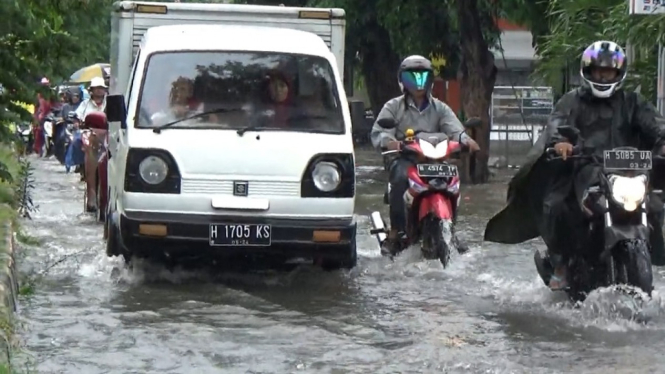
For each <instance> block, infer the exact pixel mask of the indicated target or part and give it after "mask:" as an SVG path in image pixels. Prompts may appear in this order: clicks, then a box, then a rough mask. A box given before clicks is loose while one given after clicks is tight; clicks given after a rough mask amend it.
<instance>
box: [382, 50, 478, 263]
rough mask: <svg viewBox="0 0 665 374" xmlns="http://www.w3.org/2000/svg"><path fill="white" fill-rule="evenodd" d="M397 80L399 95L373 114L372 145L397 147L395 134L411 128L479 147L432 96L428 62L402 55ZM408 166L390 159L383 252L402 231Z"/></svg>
mask: <svg viewBox="0 0 665 374" xmlns="http://www.w3.org/2000/svg"><path fill="white" fill-rule="evenodd" d="M397 81H398V83H399V85H400V88H401V89H402V92H403V94H402V95H401V96H398V97H396V98H394V99H391V100H389V101H388V102H387V103H386V104H385V105H384V106H383V108H382V109H381V111H380V112H379V115H378V116H377V117H376V122H374V126H373V127H372V131H371V132H370V138H371V140H372V144H373V145H374V147H375V148H377V149H380V150H383V149H387V150H397V149H399V146H400V142H399V141H397V137H396V133H400V132H401V133H402V134H403V133H404V132H405V131H406V130H407V129H412V130H413V131H418V130H420V131H423V132H430V133H436V132H445V133H447V134H448V136H449V137H450V139H452V140H456V141H457V140H459V141H460V142H461V143H463V144H465V145H467V146H468V147H469V149H470V150H471V151H477V150H479V147H478V144H477V143H476V142H475V141H474V140H473V139H471V137H469V136H468V135H467V134H466V133H465V132H464V126H462V123H461V122H460V121H459V119H457V116H456V115H455V113H454V112H453V111H452V109H450V107H449V106H448V105H446V104H445V103H443V102H442V101H440V100H438V99H436V98H434V97H432V86H433V84H434V69H433V67H432V63H431V61H429V60H428V59H426V58H425V57H423V56H418V55H414V56H409V57H407V58H405V59H404V60H403V61H402V63H401V64H400V66H399V69H398V71H397ZM384 118H390V119H393V120H394V121H395V122H396V123H397V131H396V129H384V128H382V127H381V126H379V124H378V122H379V121H380V120H382V119H384ZM411 165H412V163H411V161H409V160H407V159H405V158H401V157H397V158H395V159H394V160H392V161H391V162H390V166H389V180H390V192H389V202H390V232H389V233H388V235H387V239H386V240H385V241H384V243H383V245H382V248H381V252H382V253H383V254H394V253H395V252H396V251H397V250H398V246H399V241H400V238H401V236H402V235H403V233H404V232H405V231H406V214H405V211H406V209H405V206H404V193H405V192H406V191H407V189H408V188H409V181H408V177H407V170H408V168H409V167H410V166H411ZM454 240H455V241H456V244H457V245H456V246H457V249H458V251H459V252H460V253H462V252H466V251H467V250H468V247H467V246H466V244H465V243H463V242H461V241H460V240H459V239H458V238H457V237H456V236H455V239H454Z"/></svg>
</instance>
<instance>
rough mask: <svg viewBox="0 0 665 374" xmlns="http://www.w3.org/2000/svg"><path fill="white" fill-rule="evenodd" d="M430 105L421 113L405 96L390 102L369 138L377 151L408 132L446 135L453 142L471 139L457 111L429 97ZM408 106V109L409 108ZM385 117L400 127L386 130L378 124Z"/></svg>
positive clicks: (380, 115)
mask: <svg viewBox="0 0 665 374" xmlns="http://www.w3.org/2000/svg"><path fill="white" fill-rule="evenodd" d="M429 103H430V104H429V105H428V106H427V107H426V108H425V109H424V110H423V111H422V112H421V111H420V110H419V109H418V107H417V106H416V104H415V103H414V102H413V100H412V99H411V98H410V97H406V96H404V95H402V96H398V97H396V98H394V99H391V100H389V101H388V102H387V103H386V104H385V105H384V106H383V108H382V109H381V112H379V115H378V116H377V117H376V122H374V126H373V127H372V132H371V133H370V138H371V139H372V145H374V147H375V148H379V149H380V148H384V147H386V145H387V144H388V143H389V142H391V141H393V140H397V136H396V134H404V132H405V131H406V130H407V129H412V130H413V131H419V130H420V131H422V132H429V133H446V134H447V135H448V137H449V138H450V139H451V140H455V141H459V140H461V142H462V143H464V144H466V141H467V139H468V138H469V136H468V135H467V134H466V133H465V132H464V126H463V125H462V123H461V122H460V121H459V119H457V116H456V115H455V112H453V110H452V109H450V107H449V106H448V105H446V104H445V103H443V102H442V101H440V100H438V99H436V98H434V97H431V96H430V97H429ZM407 104H408V106H407ZM382 118H392V119H394V120H395V122H396V123H397V126H398V131H395V129H384V128H383V127H381V126H379V124H378V121H379V120H381V119H382Z"/></svg>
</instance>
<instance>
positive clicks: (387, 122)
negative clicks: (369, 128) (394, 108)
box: [376, 118, 397, 129]
mask: <svg viewBox="0 0 665 374" xmlns="http://www.w3.org/2000/svg"><path fill="white" fill-rule="evenodd" d="M376 123H377V124H378V125H379V126H381V127H382V128H384V129H394V128H395V127H397V122H395V120H394V119H392V118H381V119H380V120H378V121H377V122H376Z"/></svg>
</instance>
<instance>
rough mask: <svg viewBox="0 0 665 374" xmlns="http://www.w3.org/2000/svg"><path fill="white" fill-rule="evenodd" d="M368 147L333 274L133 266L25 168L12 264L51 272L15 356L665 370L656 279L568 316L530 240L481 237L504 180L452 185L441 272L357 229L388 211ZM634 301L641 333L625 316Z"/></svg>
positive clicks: (75, 368)
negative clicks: (639, 291)
mask: <svg viewBox="0 0 665 374" xmlns="http://www.w3.org/2000/svg"><path fill="white" fill-rule="evenodd" d="M365 153H366V152H364V151H363V152H359V155H358V169H357V173H358V179H359V182H358V183H359V186H358V197H357V200H356V201H357V204H356V205H357V214H358V221H359V222H360V225H359V233H358V236H359V239H358V240H359V242H358V251H359V256H360V259H359V264H358V266H357V267H356V268H355V269H353V270H352V271H340V272H331V273H327V272H324V271H322V270H318V269H315V268H312V267H309V266H301V267H299V268H297V269H296V270H294V271H292V272H288V273H284V272H282V273H279V272H261V273H250V274H233V273H222V274H219V273H216V272H214V271H211V270H200V271H196V270H182V269H176V270H175V271H173V272H171V271H168V270H166V269H165V268H163V267H161V266H160V265H158V264H153V263H138V264H136V266H135V267H134V268H133V269H132V270H128V269H127V268H126V267H125V266H124V265H123V263H122V260H120V259H118V258H107V257H106V255H105V253H104V243H103V241H102V228H101V226H100V225H98V224H97V223H95V222H94V219H93V218H92V217H90V216H88V215H84V214H82V211H83V203H82V195H83V185H82V183H80V182H78V178H77V176H76V175H73V174H65V173H64V167H63V166H61V165H59V164H58V163H57V161H55V160H39V159H36V158H34V159H32V162H33V165H34V167H35V169H36V170H35V178H36V185H37V187H36V191H35V194H34V195H35V196H34V198H35V202H36V204H37V205H38V206H39V211H38V212H37V213H35V214H34V219H33V220H32V221H27V222H25V225H24V227H25V229H26V231H27V232H28V233H29V234H30V235H31V236H33V237H36V238H38V239H39V240H40V241H41V244H40V245H39V246H35V247H26V248H24V249H23V254H24V256H23V258H22V259H21V260H20V265H21V267H22V270H23V271H24V272H35V271H42V270H43V269H46V268H49V270H48V271H47V272H46V273H45V276H44V279H43V280H42V281H40V283H39V284H38V285H37V287H36V289H35V293H34V294H33V295H31V296H27V297H24V298H23V299H22V300H21V308H20V313H19V315H20V319H21V325H22V326H23V330H22V331H21V333H20V334H21V335H20V336H21V339H22V341H23V343H24V345H25V348H24V350H25V351H26V353H27V354H26V355H24V356H26V357H25V358H23V360H25V361H28V364H30V366H31V367H32V368H34V369H35V370H36V371H37V372H39V373H66V374H79V373H80V374H97V373H118V374H120V373H122V374H127V373H141V374H147V373H160V374H164V373H191V374H206V373H230V374H232V373H280V374H281V373H316V374H324V373H337V374H341V373H376V374H378V373H659V372H661V373H662V372H665V369H662V368H663V367H665V366H664V365H665V354H663V352H665V316H664V313H663V311H665V303H664V302H663V301H661V295H662V294H663V293H665V282H664V278H663V275H664V273H663V271H662V270H656V285H655V286H656V291H655V297H654V300H652V301H651V302H649V303H648V304H646V305H641V306H635V305H631V302H630V301H631V300H626V299H625V298H621V297H618V296H615V295H614V294H613V293H611V292H609V290H599V291H596V292H594V293H593V294H592V295H591V296H590V297H589V299H588V300H587V301H586V302H585V303H584V304H583V305H582V306H581V307H580V308H577V309H575V308H572V307H571V306H570V304H569V303H568V302H567V301H566V298H565V297H564V295H561V294H553V293H551V292H550V291H549V290H548V289H547V288H545V286H544V284H543V283H542V281H541V280H540V279H539V278H538V276H537V274H536V270H535V267H534V265H533V251H534V250H535V249H536V248H539V247H540V246H542V244H541V243H540V242H539V241H533V242H530V243H525V244H523V245H519V246H506V245H495V244H490V243H482V232H483V229H484V225H485V222H486V221H487V219H488V217H490V216H491V215H492V214H493V213H494V212H496V211H497V210H498V209H500V207H501V206H502V204H503V201H504V198H505V183H499V182H496V183H493V184H490V185H485V186H473V187H468V188H465V189H464V190H463V198H464V200H463V202H462V214H461V219H460V232H461V235H462V236H463V237H464V238H465V239H466V240H467V241H468V242H469V243H470V245H471V251H470V252H469V253H467V254H465V255H461V256H460V255H457V254H456V255H454V256H453V258H452V262H451V265H450V267H449V268H447V269H445V270H443V269H442V267H441V264H440V263H439V262H438V261H424V260H422V259H420V257H419V253H418V252H417V250H416V249H413V250H407V252H405V253H403V254H402V255H401V256H400V257H398V258H397V259H396V260H395V262H391V261H390V260H388V259H386V258H382V257H381V256H380V254H379V248H378V246H377V244H376V242H375V240H374V239H373V238H372V237H370V236H369V234H368V230H369V227H368V220H367V218H366V217H367V214H368V213H369V212H370V211H373V210H376V209H380V210H382V211H383V212H384V213H385V212H386V206H384V205H383V203H382V193H383V187H384V185H383V183H384V182H383V180H384V179H385V176H384V175H383V173H382V171H381V167H380V166H378V162H377V160H376V157H369V156H367V155H366V154H365ZM498 179H499V180H503V182H505V181H506V180H507V178H506V177H505V176H504V177H501V178H498ZM56 262H57V263H56ZM54 263H56V264H55V265H54ZM636 308H639V312H640V313H641V314H642V315H647V316H648V317H649V318H650V321H649V322H648V323H647V324H646V325H644V324H641V323H638V322H634V321H631V320H630V319H629V318H628V317H627V316H626V310H635V309H636ZM635 311H637V310H635ZM628 314H630V313H628Z"/></svg>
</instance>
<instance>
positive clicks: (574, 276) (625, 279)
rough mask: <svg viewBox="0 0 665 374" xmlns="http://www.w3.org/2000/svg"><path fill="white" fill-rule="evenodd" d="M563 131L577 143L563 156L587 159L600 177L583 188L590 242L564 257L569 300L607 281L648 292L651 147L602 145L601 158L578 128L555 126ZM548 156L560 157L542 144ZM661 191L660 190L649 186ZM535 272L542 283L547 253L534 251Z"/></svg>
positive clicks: (548, 271) (549, 270) (546, 278)
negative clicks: (603, 149) (643, 149)
mask: <svg viewBox="0 0 665 374" xmlns="http://www.w3.org/2000/svg"><path fill="white" fill-rule="evenodd" d="M559 132H560V133H561V135H562V136H564V137H566V138H567V139H569V140H571V142H572V143H573V144H577V145H576V146H575V147H574V148H573V155H572V156H568V157H567V159H566V160H568V161H570V160H578V161H585V162H589V163H591V164H593V165H596V166H597V167H598V173H599V174H598V175H599V180H600V182H599V183H598V184H597V185H594V186H591V187H590V188H588V189H587V191H585V193H584V195H583V196H584V198H583V199H582V206H581V208H582V211H583V212H584V213H585V215H586V217H587V219H588V221H589V230H590V232H589V234H590V235H589V236H588V243H586V242H585V245H583V246H580V247H581V248H583V250H581V251H576V252H575V254H574V255H573V256H572V257H571V258H570V259H567V260H566V261H567V263H568V271H567V272H566V273H567V281H568V285H569V286H568V288H567V289H566V292H567V293H568V296H569V297H570V298H571V299H572V300H573V301H582V300H584V299H585V298H586V295H587V294H588V293H589V292H591V291H593V290H594V289H597V288H600V287H607V286H611V285H622V284H623V285H630V286H634V287H638V288H640V289H642V290H643V291H644V292H646V293H647V294H649V295H650V294H651V291H652V290H653V274H652V270H651V250H650V248H651V245H650V242H649V238H650V235H649V234H650V228H649V224H648V222H647V213H648V212H647V206H648V205H647V201H648V199H649V194H648V192H649V172H650V170H651V168H652V163H653V162H654V161H656V162H662V161H663V158H661V157H658V158H655V159H653V158H652V154H651V151H640V150H638V149H637V148H633V147H620V148H614V149H612V150H606V151H604V154H603V157H602V158H603V159H601V157H600V156H598V155H595V154H594V149H593V148H587V147H585V146H584V140H583V139H582V138H581V137H580V135H579V130H577V129H576V128H573V127H562V128H560V129H559ZM546 154H547V157H548V159H549V160H550V161H553V160H559V159H561V157H558V156H557V155H556V152H555V151H554V149H548V150H546ZM652 192H654V193H656V194H662V191H652ZM534 260H535V263H536V268H537V270H538V274H539V275H540V277H541V278H542V280H543V282H545V284H546V285H549V282H550V278H551V277H552V275H553V273H554V270H553V269H554V267H553V266H552V263H551V259H550V258H549V256H548V255H547V254H546V253H545V252H541V251H536V253H535V256H534Z"/></svg>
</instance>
